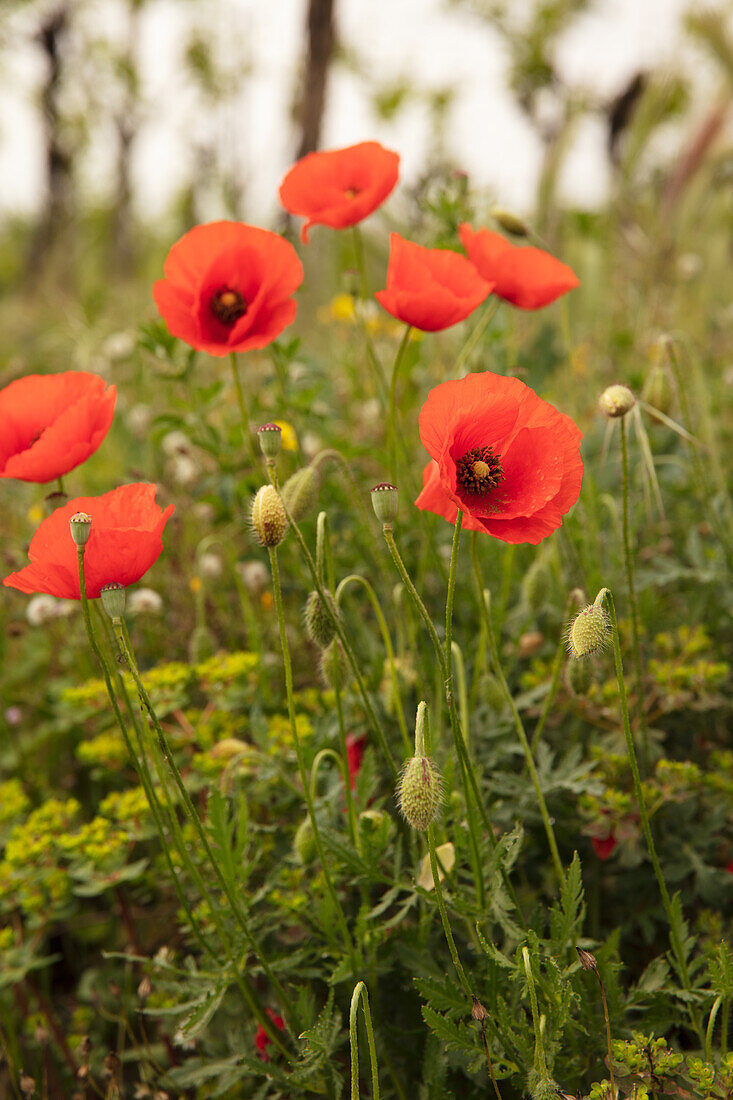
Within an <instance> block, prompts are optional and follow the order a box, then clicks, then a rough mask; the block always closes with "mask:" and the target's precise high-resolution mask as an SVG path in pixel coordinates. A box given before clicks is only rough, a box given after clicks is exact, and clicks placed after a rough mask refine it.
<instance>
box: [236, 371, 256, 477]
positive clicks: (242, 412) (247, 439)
mask: <svg viewBox="0 0 733 1100" xmlns="http://www.w3.org/2000/svg"><path fill="white" fill-rule="evenodd" d="M229 362H230V363H231V367H232V378H233V379H234V388H235V390H236V391H237V404H238V405H239V416H240V419H241V421H242V432H243V434H244V444H245V446H246V448H247V450H248V451H249V457H250V459H251V461H252V463H255V462H256V461H257V451H256V450H255V444H254V439H253V438H252V432H251V430H250V426H249V417H248V416H247V406H246V404H245V401H244V392H243V390H242V382H241V380H240V377H239V365H238V363H237V353H236V351H233V352H231V353H230V356H229Z"/></svg>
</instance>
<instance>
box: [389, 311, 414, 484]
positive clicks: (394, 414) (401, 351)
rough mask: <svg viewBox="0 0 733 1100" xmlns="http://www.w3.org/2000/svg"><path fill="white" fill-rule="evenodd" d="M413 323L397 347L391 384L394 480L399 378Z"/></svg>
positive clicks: (392, 473)
mask: <svg viewBox="0 0 733 1100" xmlns="http://www.w3.org/2000/svg"><path fill="white" fill-rule="evenodd" d="M411 332H412V325H407V327H406V328H405V332H404V335H403V337H402V340H401V341H400V346H399V348H398V349H397V354H396V356H395V361H394V364H393V366H392V380H391V382H390V385H389V471H390V475H389V476H390V477H391V479H392V481H396V480H397V378H398V375H399V372H400V367H401V366H402V360H403V359H404V357H405V351H406V350H407V345H408V343H409V340H410V333H411Z"/></svg>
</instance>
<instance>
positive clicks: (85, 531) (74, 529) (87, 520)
mask: <svg viewBox="0 0 733 1100" xmlns="http://www.w3.org/2000/svg"><path fill="white" fill-rule="evenodd" d="M69 530H70V531H71V537H72V539H73V540H74V542H75V543H76V545H77V546H86V543H87V540H88V538H89V536H90V534H91V533H92V517H91V516H88V515H87V514H86V512H74V515H73V516H72V517H71V519H70V520H69Z"/></svg>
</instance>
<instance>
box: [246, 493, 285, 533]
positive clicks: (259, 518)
mask: <svg viewBox="0 0 733 1100" xmlns="http://www.w3.org/2000/svg"><path fill="white" fill-rule="evenodd" d="M252 528H253V530H254V533H255V535H256V536H257V539H258V540H259V543H260V545H261V546H279V545H280V543H281V542H282V540H283V539H284V538H285V535H286V534H287V531H288V517H287V516H286V515H285V509H284V508H283V504H282V501H281V500H280V496H279V494H278V491H277V489H275V488H274V487H273V486H272V485H263V486H262V488H261V489H259V490H258V492H257V495H256V496H255V498H254V500H253V501H252Z"/></svg>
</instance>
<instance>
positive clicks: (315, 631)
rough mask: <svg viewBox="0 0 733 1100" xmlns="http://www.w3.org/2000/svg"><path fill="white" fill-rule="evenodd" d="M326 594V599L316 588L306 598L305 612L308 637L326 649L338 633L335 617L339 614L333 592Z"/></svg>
mask: <svg viewBox="0 0 733 1100" xmlns="http://www.w3.org/2000/svg"><path fill="white" fill-rule="evenodd" d="M325 596H326V599H325V601H324V600H322V599H321V597H320V596H319V594H318V593H317V592H316V591H315V589H314V591H313V592H311V593H310V595H309V596H308V599H307V600H306V603H305V609H304V613H303V614H304V618H305V629H306V632H307V634H308V637H309V638H310V640H311V641H312V642H315V644H316V645H317V646H318V647H319V648H320V649H325V648H326V646H329V645H330V644H331V642H332V641H333V639H334V635H335V634H336V625H335V623H334V617H335V616H336V615H338V610H337V608H336V604H335V603H334V599H333V596H332V595H331V593H330V592H326V593H325Z"/></svg>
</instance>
